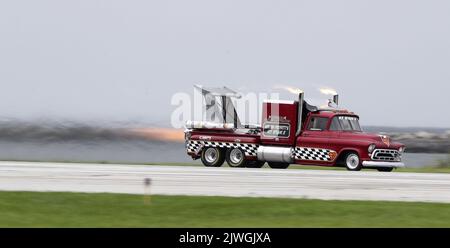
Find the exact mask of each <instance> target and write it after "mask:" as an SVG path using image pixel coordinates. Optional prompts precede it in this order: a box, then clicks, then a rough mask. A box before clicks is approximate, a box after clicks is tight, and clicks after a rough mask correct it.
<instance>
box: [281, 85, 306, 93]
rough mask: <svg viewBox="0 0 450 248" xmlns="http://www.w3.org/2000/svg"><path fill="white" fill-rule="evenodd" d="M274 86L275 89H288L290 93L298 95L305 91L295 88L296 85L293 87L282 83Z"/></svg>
mask: <svg viewBox="0 0 450 248" xmlns="http://www.w3.org/2000/svg"><path fill="white" fill-rule="evenodd" d="M274 88H275V89H283V90H287V91H289V92H290V93H292V94H296V95H298V94H300V93H303V90H302V89H299V88H295V87H291V86H282V85H278V86H275V87H274Z"/></svg>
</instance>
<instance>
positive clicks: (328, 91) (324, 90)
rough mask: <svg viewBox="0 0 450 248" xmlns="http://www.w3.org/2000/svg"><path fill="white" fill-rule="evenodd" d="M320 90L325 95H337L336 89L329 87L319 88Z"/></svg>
mask: <svg viewBox="0 0 450 248" xmlns="http://www.w3.org/2000/svg"><path fill="white" fill-rule="evenodd" d="M319 91H320V93H322V94H324V95H332V96H334V95H337V92H336V90H335V89H332V88H329V87H323V88H319Z"/></svg>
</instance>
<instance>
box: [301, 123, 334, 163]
mask: <svg viewBox="0 0 450 248" xmlns="http://www.w3.org/2000/svg"><path fill="white" fill-rule="evenodd" d="M328 124H329V118H328V117H320V116H311V117H310V118H309V120H307V123H306V127H305V129H304V130H303V132H302V133H301V135H300V136H299V137H298V138H297V144H296V160H301V161H302V163H305V164H323V165H328V164H329V162H330V161H329V160H330V159H329V158H328V157H327V156H329V151H330V150H332V149H331V145H330V135H331V133H330V131H328Z"/></svg>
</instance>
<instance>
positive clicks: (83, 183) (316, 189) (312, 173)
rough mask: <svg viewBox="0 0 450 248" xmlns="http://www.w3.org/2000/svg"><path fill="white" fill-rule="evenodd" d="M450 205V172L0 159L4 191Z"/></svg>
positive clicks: (0, 179)
mask: <svg viewBox="0 0 450 248" xmlns="http://www.w3.org/2000/svg"><path fill="white" fill-rule="evenodd" d="M145 178H150V179H151V186H150V192H151V193H152V194H163V195H205V196H250V197H261V196H262V197H289V198H310V199H326V200H329V199H337V200H387V201H422V202H447V203H450V174H432V173H395V172H392V173H382V172H376V171H360V172H350V171H330V170H273V169H268V168H267V169H266V168H263V169H246V168H245V169H244V168H242V169H241V168H228V167H224V168H206V167H190V166H156V165H154V166H153V165H152V166H141V165H110V164H75V163H40V162H36V163H35V162H0V190H3V191H5V190H7V191H71V192H110V193H129V194H143V193H144V192H145V187H144V179H145Z"/></svg>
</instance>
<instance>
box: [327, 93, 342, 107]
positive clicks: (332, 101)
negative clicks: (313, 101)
mask: <svg viewBox="0 0 450 248" xmlns="http://www.w3.org/2000/svg"><path fill="white" fill-rule="evenodd" d="M338 106H339V95H338V94H335V95H333V99H328V107H330V108H337V107H338Z"/></svg>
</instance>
